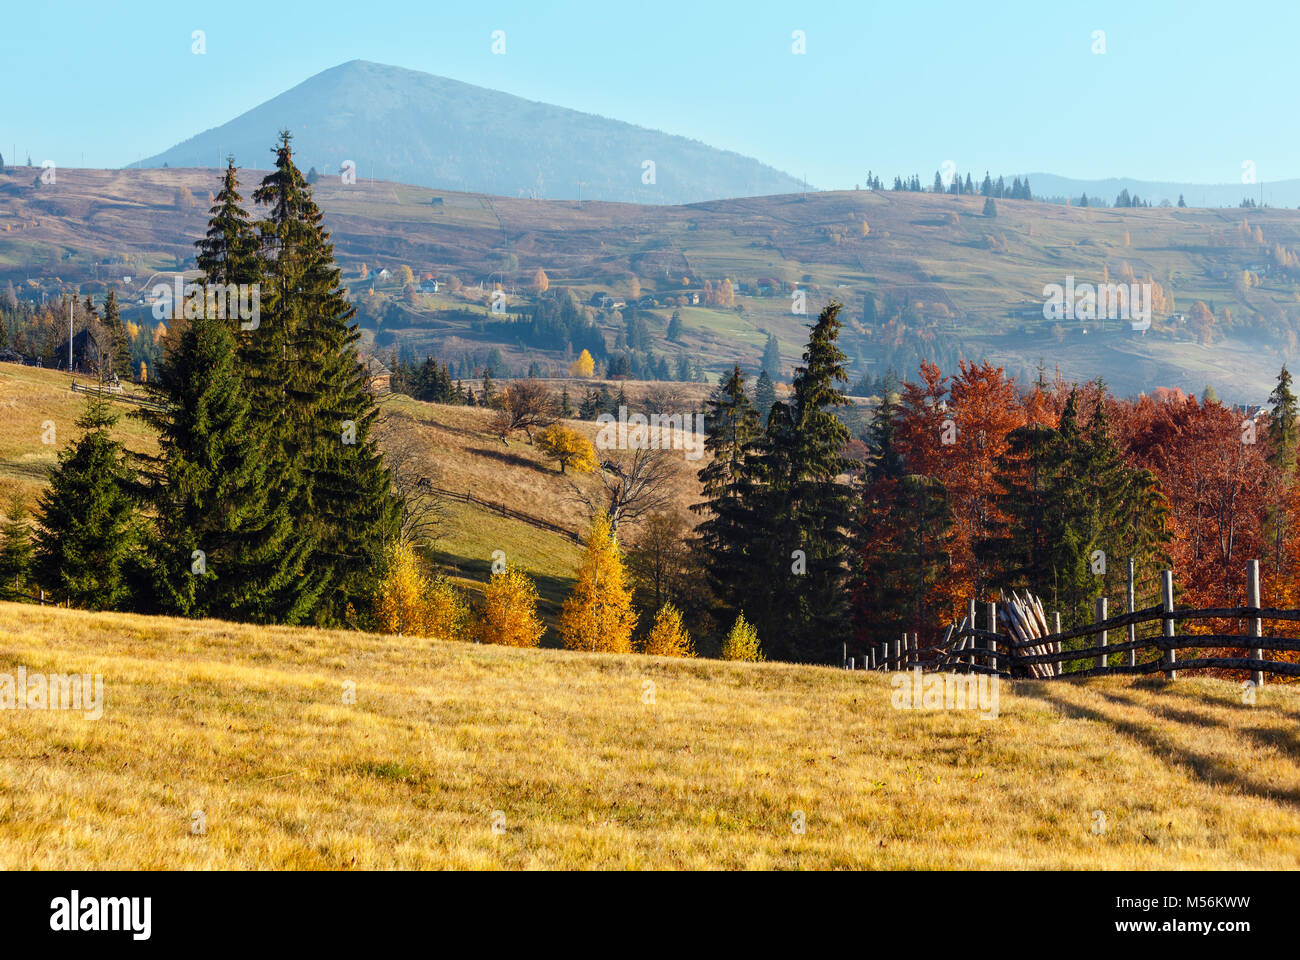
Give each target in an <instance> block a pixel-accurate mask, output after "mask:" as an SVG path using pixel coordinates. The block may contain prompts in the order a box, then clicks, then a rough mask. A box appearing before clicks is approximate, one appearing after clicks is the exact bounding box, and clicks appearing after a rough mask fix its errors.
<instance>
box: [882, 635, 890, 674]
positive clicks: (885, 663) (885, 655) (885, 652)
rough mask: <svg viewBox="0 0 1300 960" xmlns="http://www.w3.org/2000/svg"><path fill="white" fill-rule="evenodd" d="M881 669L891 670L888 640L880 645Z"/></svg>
mask: <svg viewBox="0 0 1300 960" xmlns="http://www.w3.org/2000/svg"><path fill="white" fill-rule="evenodd" d="M880 669H881V670H888V669H889V641H888V640H886V641H885V642H884V643H882V644H881V645H880Z"/></svg>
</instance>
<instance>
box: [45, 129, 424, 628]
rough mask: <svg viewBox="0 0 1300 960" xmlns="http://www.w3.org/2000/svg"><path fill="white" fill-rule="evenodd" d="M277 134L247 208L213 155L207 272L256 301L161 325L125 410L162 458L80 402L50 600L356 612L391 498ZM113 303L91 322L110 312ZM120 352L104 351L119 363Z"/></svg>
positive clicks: (284, 142)
mask: <svg viewBox="0 0 1300 960" xmlns="http://www.w3.org/2000/svg"><path fill="white" fill-rule="evenodd" d="M291 143H292V138H291V137H290V135H289V134H288V133H287V132H286V133H283V134H282V135H281V139H280V143H279V145H278V147H277V148H276V150H275V155H276V158H275V168H274V170H273V172H271V173H270V174H269V175H268V176H266V177H265V178H264V179H263V181H262V183H261V184H260V185H259V186H258V188H257V189H256V190H255V191H254V192H253V200H254V201H255V203H256V204H257V205H258V212H259V213H260V214H261V215H260V217H259V218H258V219H256V220H254V219H252V218H251V217H250V215H249V213H248V212H247V210H246V209H245V207H244V200H243V198H242V196H241V195H240V192H239V186H240V184H239V180H238V171H237V170H236V168H235V166H234V163H233V160H232V161H230V162H229V163H228V164H227V167H226V170H225V173H224V176H223V180H222V186H221V190H220V192H219V193H218V194H217V195H216V197H215V200H214V205H213V207H212V209H211V220H210V221H209V224H208V230H207V233H206V235H205V236H204V237H203V238H202V239H201V240H199V241H198V242H197V244H196V246H197V247H198V253H197V256H196V262H197V264H198V266H199V269H200V270H201V271H202V273H203V276H202V277H201V278H200V281H201V283H203V284H206V288H207V290H208V291H209V292H210V291H212V289H213V288H217V287H219V288H223V289H229V288H230V287H231V286H232V285H236V286H237V285H244V284H247V285H250V287H251V286H255V287H256V288H257V289H258V290H259V291H260V297H259V298H258V302H259V310H258V312H257V313H256V314H255V316H254V317H253V318H252V319H251V320H248V319H241V317H240V316H239V315H238V314H237V313H236V312H235V311H233V310H226V309H213V304H214V299H213V297H212V296H211V295H209V296H208V297H207V298H206V302H205V303H204V304H203V305H201V307H200V308H199V309H197V310H195V309H189V310H182V309H181V308H180V306H179V305H178V307H177V311H176V316H175V317H173V318H172V319H171V320H170V322H169V325H170V333H169V337H168V341H169V342H168V344H167V350H166V352H165V354H164V356H163V359H162V360H161V361H160V363H159V364H158V365H157V368H156V371H155V376H153V377H152V378H151V379H150V382H149V383H148V386H147V389H148V390H149V392H150V394H151V397H152V399H153V400H154V401H155V403H154V404H153V405H152V406H150V407H149V408H146V409H144V410H143V411H141V412H140V413H139V414H138V415H139V416H141V417H142V418H143V419H145V420H146V421H147V422H148V423H149V424H150V425H151V426H152V427H153V428H154V429H155V430H156V431H157V433H158V437H159V449H158V453H157V455H156V456H148V457H143V456H142V457H139V458H138V464H137V463H134V462H133V463H131V464H128V460H127V456H126V454H125V452H124V451H123V450H122V448H121V446H120V444H118V443H117V442H115V441H114V440H113V439H112V436H111V433H110V430H111V427H112V425H113V419H114V418H113V417H112V416H111V415H110V414H109V413H108V412H107V410H106V409H105V408H104V406H103V401H100V400H96V401H94V402H92V404H91V405H90V407H89V408H88V410H87V413H86V415H85V417H83V419H82V420H81V421H80V422H79V424H78V426H79V427H81V428H82V430H83V431H84V433H83V435H82V436H81V437H80V439H78V440H77V442H76V444H75V445H74V446H73V447H72V448H71V449H70V450H68V451H65V452H64V453H63V454H62V455H61V456H60V462H59V466H58V469H57V470H56V471H55V473H54V475H53V477H52V478H51V484H50V489H49V491H48V492H47V494H46V496H45V498H44V499H43V500H42V502H41V511H40V517H39V522H40V530H39V531H38V534H37V550H36V571H37V576H38V579H39V582H40V583H41V585H42V586H44V587H46V589H48V590H50V591H51V592H52V593H53V595H54V596H55V597H56V598H57V599H59V600H66V601H67V602H69V603H72V604H74V605H76V606H85V607H93V608H98V609H124V608H131V609H140V610H150V611H159V612H166V613H174V614H179V615H183V616H195V617H197V616H216V617H224V618H233V619H240V620H251V621H257V622H283V623H303V622H312V623H322V624H340V623H357V622H358V621H359V620H360V619H363V618H364V617H365V616H366V614H367V613H368V611H370V610H371V608H372V598H373V597H374V595H375V593H376V590H377V586H378V583H379V581H380V578H381V577H382V575H383V573H384V566H385V562H386V557H387V556H388V553H389V550H390V548H391V546H392V544H393V542H394V541H395V538H396V533H397V524H398V518H399V514H400V503H399V502H398V500H397V499H396V497H395V495H394V493H393V489H392V479H391V477H390V475H389V472H388V470H387V469H386V467H385V466H384V462H383V459H382V456H381V454H380V451H379V449H378V447H377V445H376V442H375V440H374V438H373V437H372V436H371V428H372V425H373V423H374V419H375V416H376V413H377V410H376V407H375V403H374V400H373V398H372V396H371V394H370V392H369V391H368V390H367V388H366V379H365V375H364V371H363V369H362V367H361V364H360V362H359V360H358V356H357V350H356V342H357V339H358V333H357V330H356V327H355V325H354V324H353V323H352V319H353V316H354V309H353V307H352V306H351V304H350V303H349V302H348V300H347V298H346V296H345V293H344V290H343V287H342V285H341V282H340V271H339V269H338V267H337V266H336V265H335V263H334V256H333V247H332V244H331V243H330V239H329V234H328V233H327V232H326V231H325V230H324V228H323V226H322V216H321V212H320V209H319V208H318V207H317V206H316V204H315V202H314V201H313V199H312V195H311V188H310V186H309V185H308V184H307V182H306V180H305V179H304V178H303V176H302V174H301V172H300V171H299V170H298V168H297V167H296V166H295V165H294V162H293V152H292V148H291ZM116 316H117V313H116V304H115V302H114V301H113V299H112V297H111V296H110V298H109V300H108V302H107V303H106V304H105V316H104V320H105V323H106V325H107V326H108V327H109V329H110V331H111V330H113V329H114V324H115V323H116V324H117V325H118V326H120V320H116ZM119 361H120V356H117V355H115V357H114V364H115V365H116V364H118V363H119Z"/></svg>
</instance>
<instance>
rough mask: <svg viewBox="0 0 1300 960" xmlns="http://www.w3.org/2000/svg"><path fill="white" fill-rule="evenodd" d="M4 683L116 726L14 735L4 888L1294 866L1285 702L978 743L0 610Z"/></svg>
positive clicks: (1071, 718)
mask: <svg viewBox="0 0 1300 960" xmlns="http://www.w3.org/2000/svg"><path fill="white" fill-rule="evenodd" d="M19 666H25V667H26V668H27V669H28V670H29V671H43V672H46V673H54V672H61V673H74V672H76V673H90V674H102V675H103V678H104V686H105V700H106V703H105V708H104V713H103V716H102V718H101V719H99V720H92V719H89V718H87V717H85V716H82V715H78V714H73V713H71V712H53V711H35V710H30V711H21V712H19V711H15V712H6V713H4V714H3V715H0V724H2V725H3V731H4V735H3V747H2V748H0V869H24V868H46V869H50V868H112V867H121V868H173V867H175V868H200V869H202V868H290V869H318V868H319V869H327V870H336V869H337V870H346V869H383V868H443V867H447V868H484V869H495V868H660V867H662V868H805V869H810V868H924V869H931V868H932V869H947V868H983V867H1000V868H1019V867H1025V868H1138V869H1146V868H1228V869H1237V868H1263V867H1270V868H1279V867H1280V868H1294V867H1296V866H1298V865H1300V741H1298V740H1297V733H1296V730H1297V721H1298V720H1300V694H1297V692H1296V691H1295V690H1294V689H1289V688H1285V687H1267V688H1265V689H1264V690H1263V691H1262V693H1261V695H1260V698H1259V701H1258V703H1257V704H1256V705H1255V706H1244V705H1242V704H1241V703H1240V692H1239V690H1238V688H1237V686H1236V685H1234V684H1231V683H1226V682H1222V681H1213V680H1196V679H1181V680H1179V681H1177V682H1173V683H1168V682H1164V681H1133V680H1127V679H1108V680H1101V681H1085V682H1077V683H1076V682H1055V683H1028V682H1026V683H1016V684H1015V685H1014V686H1012V685H1011V684H1005V685H1004V686H1003V688H1002V695H1001V702H1000V712H999V716H998V717H997V718H996V719H992V718H981V717H980V715H979V714H977V713H974V712H959V711H933V712H925V711H906V710H894V709H892V708H891V705H890V704H891V692H892V690H891V686H890V680H889V677H888V676H887V675H883V674H865V673H861V672H858V673H847V672H843V671H839V670H833V669H826V668H810V667H798V666H788V665H779V664H755V665H739V664H735V665H732V664H724V663H719V662H711V661H669V660H662V659H656V658H646V657H636V656H607V655H594V654H576V653H566V652H561V651H551V650H515V649H505V648H497V647H485V646H476V645H466V644H454V643H438V642H433V641H426V640H419V639H411V638H402V637H383V636H373V635H368V634H357V633H340V632H328V631H316V630H309V629H291V628H256V627H250V626H242V625H233V624H227V623H219V622H213V621H203V622H189V621H181V620H171V619H160V618H146V617H139V616H128V615H118V614H94V613H86V612H78V611H66V610H58V609H53V608H37V607H34V606H15V605H3V604H0V674H6V673H7V674H12V673H14V672H15V671H16V669H17V668H18V667H19ZM348 683H352V684H355V703H348V702H345V697H344V688H345V684H348ZM196 811H201V812H202V819H203V822H204V823H205V824H206V832H204V833H201V834H196V833H193V832H192V825H193V824H194V823H196V822H197V821H196V820H195V819H194V815H195V812H196ZM1096 811H1101V812H1102V813H1103V814H1104V817H1105V823H1106V829H1105V831H1104V832H1103V833H1095V832H1094V824H1096V823H1098V822H1099V820H1098V818H1097V815H1096ZM800 813H801V814H802V816H803V817H804V822H805V823H806V828H805V831H804V832H803V833H798V832H796V830H795V829H794V825H795V821H796V818H798V817H799V816H800ZM494 827H495V828H496V829H494Z"/></svg>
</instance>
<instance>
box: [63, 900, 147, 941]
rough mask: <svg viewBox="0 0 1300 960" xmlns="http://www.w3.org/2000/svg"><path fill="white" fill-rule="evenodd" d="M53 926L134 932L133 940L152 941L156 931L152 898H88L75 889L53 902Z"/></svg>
mask: <svg viewBox="0 0 1300 960" xmlns="http://www.w3.org/2000/svg"><path fill="white" fill-rule="evenodd" d="M50 911H51V912H50V929H51V930H55V931H59V932H69V933H75V932H77V931H79V930H95V931H119V930H126V931H128V932H130V934H131V939H133V940H148V939H149V936H150V934H151V933H152V932H153V920H152V914H153V898H152V897H85V898H83V897H82V896H81V893H80V891H78V890H73V891H72V895H71V896H68V897H55V898H54V899H53V900H51V901H50Z"/></svg>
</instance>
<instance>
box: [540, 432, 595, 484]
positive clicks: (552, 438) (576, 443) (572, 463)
mask: <svg viewBox="0 0 1300 960" xmlns="http://www.w3.org/2000/svg"><path fill="white" fill-rule="evenodd" d="M537 449H538V450H540V451H542V455H543V456H544V457H546V459H548V460H554V461H555V462H556V463H558V464H559V465H560V473H564V472H565V471H566V470H567V469H568V468H569V467H572V468H573V469H574V471H575V472H577V473H590V472H591V471H592V470H594V469H596V448H595V447H593V446H592V445H591V441H590V440H588V439H587V438H586V437H584V436H583V435H582V434H580V433H579V432H578V431H577V430H574V429H573V428H572V427H566V426H564V424H562V423H557V424H554V425H553V426H549V427H547V428H546V429H545V430H543V431H542V432H541V433H540V434H538V435H537Z"/></svg>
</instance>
